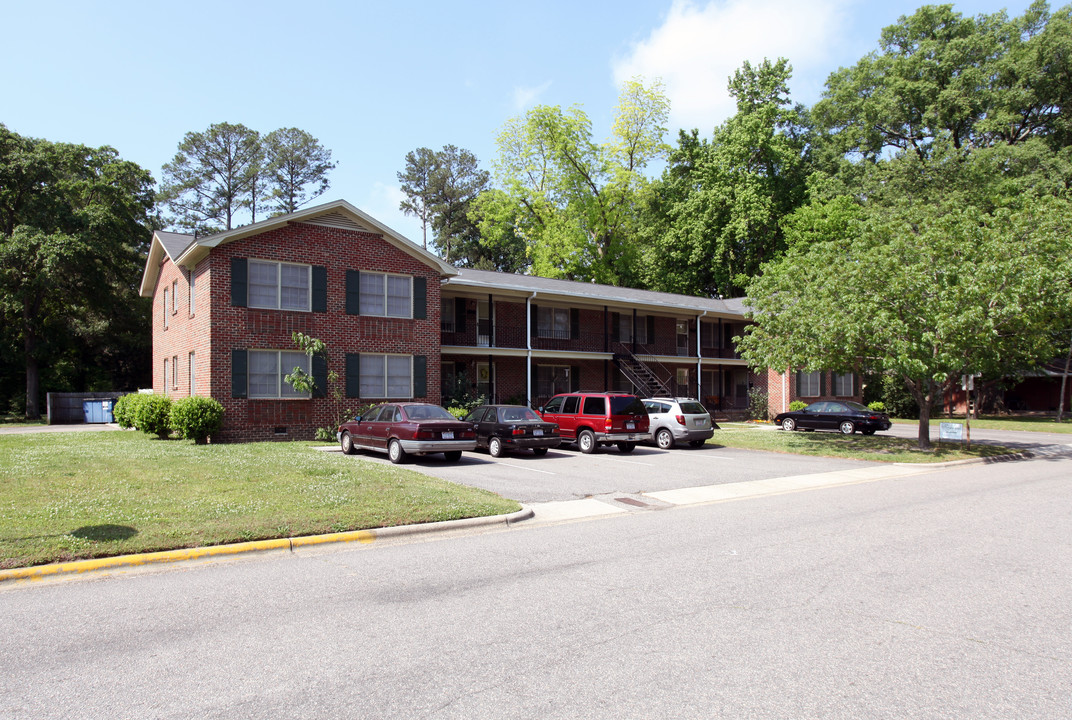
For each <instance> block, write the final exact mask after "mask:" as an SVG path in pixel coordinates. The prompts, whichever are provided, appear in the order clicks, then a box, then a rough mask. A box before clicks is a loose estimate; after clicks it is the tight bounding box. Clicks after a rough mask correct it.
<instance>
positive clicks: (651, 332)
mask: <svg viewBox="0 0 1072 720" xmlns="http://www.w3.org/2000/svg"><path fill="white" fill-rule="evenodd" d="M646 320H647V323H648V345H654V344H655V316H654V315H648V317H647V318H646Z"/></svg>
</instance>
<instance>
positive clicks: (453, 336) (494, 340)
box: [440, 323, 741, 360]
mask: <svg viewBox="0 0 1072 720" xmlns="http://www.w3.org/2000/svg"><path fill="white" fill-rule="evenodd" d="M440 342H441V343H442V344H443V345H460V346H462V347H493V348H510V349H518V350H524V349H525V348H527V347H528V346H529V344H528V338H526V337H525V329H524V328H511V327H488V326H485V325H484V324H483V323H481V326H480V327H468V328H466V330H465V331H463V332H452V331H446V330H445V331H443V332H442V334H441V337H440ZM622 347H625V348H628V349H629V351H630V352H634V353H635V354H636V355H638V356H642V357H655V356H662V357H665V356H676V357H682V358H695V357H696V346H695V345H692V346H690V347H675V346H673V345H670V346H668V347H667V346H664V345H663V344H661V343H660V344H657V345H644V344H642V343H637V345H636V350H635V351H633V349H632V348H633V344H632V343H620V342H618V341H611V340H609V339H605V337H604V335H603V333H601V332H598V331H597V332H582V333H581V337H579V338H569V337H542V336H536V337H533V338H532V348H533V349H534V350H560V351H566V352H569V351H574V352H617V351H618V349H620V348H622ZM700 357H701V358H721V359H732V360H739V359H740V357H741V355H740V353H738V352H737V351H736V350H734V349H732V348H713V347H702V348H700Z"/></svg>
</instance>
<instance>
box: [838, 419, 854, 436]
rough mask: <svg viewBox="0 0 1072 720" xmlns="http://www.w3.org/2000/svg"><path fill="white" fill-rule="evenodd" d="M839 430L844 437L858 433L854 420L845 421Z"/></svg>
mask: <svg viewBox="0 0 1072 720" xmlns="http://www.w3.org/2000/svg"><path fill="white" fill-rule="evenodd" d="M838 430H840V431H841V434H842V435H852V434H853V433H854V432H856V425H855V423H853V421H852V420H845V421H844V422H842V423H841V425H839V426H838Z"/></svg>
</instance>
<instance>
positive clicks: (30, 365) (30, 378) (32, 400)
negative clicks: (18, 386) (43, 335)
mask: <svg viewBox="0 0 1072 720" xmlns="http://www.w3.org/2000/svg"><path fill="white" fill-rule="evenodd" d="M23 347H24V348H25V351H26V419H27V420H38V419H40V418H41V408H40V407H39V406H38V403H37V396H38V395H39V394H40V392H41V384H40V382H41V381H40V378H39V377H38V373H37V358H36V357H34V353H35V352H37V341H36V338H35V337H34V334H33V331H32V330H27V332H26V342H25V343H24V346H23Z"/></svg>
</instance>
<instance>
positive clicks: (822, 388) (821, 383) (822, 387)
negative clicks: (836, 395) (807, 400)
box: [819, 370, 826, 397]
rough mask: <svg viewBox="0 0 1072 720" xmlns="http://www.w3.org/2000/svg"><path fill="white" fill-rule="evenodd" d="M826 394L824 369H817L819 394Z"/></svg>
mask: <svg viewBox="0 0 1072 720" xmlns="http://www.w3.org/2000/svg"><path fill="white" fill-rule="evenodd" d="M823 395H826V371H825V370H820V371H819V396H820V397H821V396H823Z"/></svg>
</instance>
